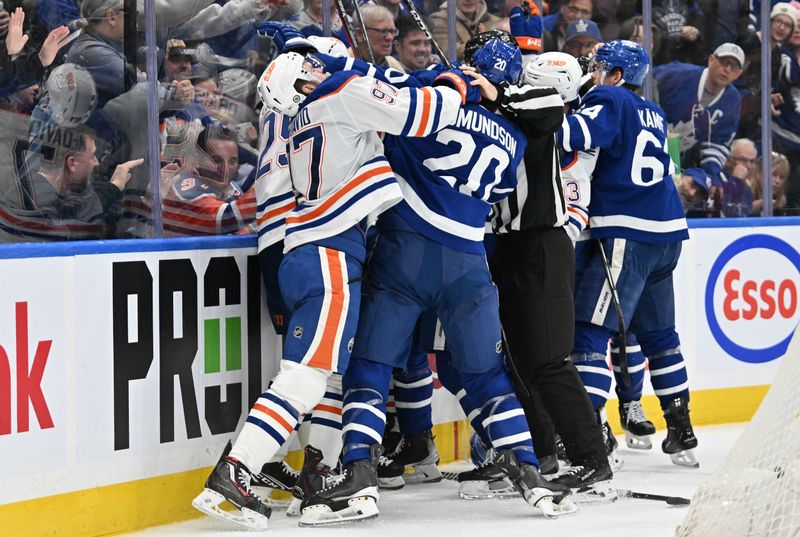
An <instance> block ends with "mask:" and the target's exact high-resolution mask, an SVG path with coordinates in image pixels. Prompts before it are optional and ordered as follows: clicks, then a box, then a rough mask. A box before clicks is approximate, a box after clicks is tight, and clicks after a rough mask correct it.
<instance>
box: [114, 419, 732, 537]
mask: <svg viewBox="0 0 800 537" xmlns="http://www.w3.org/2000/svg"><path fill="white" fill-rule="evenodd" d="M743 428H744V425H743V424H742V425H721V426H713V427H699V428H696V429H695V432H696V434H697V438H698V440H699V442H700V444H699V446H698V448H697V450H696V454H697V458H698V460H699V461H700V468H699V469H697V470H693V469H690V468H683V467H679V466H675V465H673V464H672V463H671V462H670V460H669V457H668V456H667V455H665V454H664V453H662V452H661V449H660V448H661V440H662V439H663V438H664V435H665V434H666V432H665V431H659V432H657V433H656V435H655V436H654V439H653V449H652V450H650V451H633V450H629V449H627V448H625V447H621V448H620V454H621V455H622V457H623V459H624V460H625V466H624V467H623V468H622V469H621V470H620V471H619V472H617V474H616V475H615V485H616V487H617V488H620V489H630V490H633V491H636V492H647V493H651V494H663V495H671V496H683V497H687V498H690V497H691V496H692V495H693V494H694V492H695V490H697V488H698V487H699V486H700V484H701V483H702V482H703V481H705V480H706V479H707V478H708V477H709V475H711V473H712V472H713V470H714V469H715V468H716V467H717V466H718V465H719V464H720V463H721V462H722V460H723V459H724V457H725V455H726V454H727V453H728V451H729V449H730V447H731V446H732V445H733V444H734V442H735V441H736V439H737V438H738V436H739V434H740V433H741V431H742V430H743ZM618 440H619V442H620V444H621V445H624V438H623V437H621V436H620V437H618ZM469 467H470V465H469V464H467V463H455V464H451V465H447V467H443V469H447V470H449V471H458V470H461V469H468V468H469ZM457 491H458V484H457V483H456V482H454V481H443V482H441V483H438V484H429V485H413V486H406V487H405V488H404V489H402V490H399V491H395V492H385V493H382V494H381V501H380V504H379V507H380V510H381V515H380V517H379V518H377V519H375V520H372V521H368V522H362V523H357V524H348V525H343V526H336V527H329V528H300V527H298V526H297V521H296V519H290V518H287V517H286V515H285V513H284V512H283V511H275V512H274V513H273V515H272V518H271V519H270V529H269V530H268V531H267V532H266V533H265V535H274V536H303V537H310V536H314V535H323V534H324V535H326V536H327V535H330V536H336V535H339V536H342V537H344V536H347V537H350V536H364V537H367V536H369V537H438V536H442V537H445V536H447V537H509V536H517V535H519V536H526V537H584V536H585V537H628V536H629V537H660V536H664V537H667V536H671V535H673V534H674V532H675V527H676V526H677V525H678V524H680V523H681V521H682V520H683V519H684V517H685V516H686V513H687V508H686V507H670V506H668V505H667V504H666V503H663V502H657V501H649V500H634V499H620V500H618V501H617V502H615V503H612V504H605V505H589V506H581V508H580V510H579V511H578V513H576V514H574V515H570V516H567V517H564V518H560V519H557V520H549V519H545V518H544V517H542V516H540V515H537V514H536V512H535V510H534V509H532V508H531V507H529V506H528V505H527V504H525V503H524V502H523V501H522V500H520V499H512V500H486V501H465V500H461V499H459V498H458V494H457ZM199 492H200V490H199V489H198V493H199ZM129 535H136V536H137V537H175V536H190V535H191V536H194V537H212V536H215V537H216V536H225V537H245V536H247V537H253V535H256V534H255V533H253V532H247V531H238V530H237V528H235V527H233V526H229V525H227V524H225V523H224V522H221V521H217V520H213V519H210V518H206V517H203V518H198V519H195V520H190V521H188V522H182V523H179V524H172V525H169V526H161V527H158V528H151V529H148V530H146V531H142V532H138V533H135V534H129Z"/></svg>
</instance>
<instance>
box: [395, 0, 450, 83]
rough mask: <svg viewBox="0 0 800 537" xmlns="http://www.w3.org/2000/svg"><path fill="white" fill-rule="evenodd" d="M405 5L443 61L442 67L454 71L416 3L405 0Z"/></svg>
mask: <svg viewBox="0 0 800 537" xmlns="http://www.w3.org/2000/svg"><path fill="white" fill-rule="evenodd" d="M403 5H404V6H406V9H407V10H408V12H409V13H410V14H411V17H413V19H414V22H416V23H417V26H419V29H420V30H422V33H424V34H425V37H426V38H427V39H429V40H430V42H431V47H433V51H434V52H435V53H436V55H437V56H439V58H440V59H441V60H442V65H444V66H445V67H446V68H447V69H448V70H449V69H452V68H453V64H452V63H450V60H448V59H447V56H445V54H444V51H443V50H442V47H440V46H439V43H437V42H436V40H435V39H434V38H433V34H432V33H431V31H430V29H429V28H428V25H427V24H425V21H424V20H422V16H421V15H420V14H419V11H417V8H416V7H414V2H412V1H411V0H403Z"/></svg>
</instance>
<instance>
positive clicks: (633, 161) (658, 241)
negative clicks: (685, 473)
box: [559, 41, 697, 466]
mask: <svg viewBox="0 0 800 537" xmlns="http://www.w3.org/2000/svg"><path fill="white" fill-rule="evenodd" d="M648 67H649V58H648V56H647V53H646V52H645V51H644V49H643V48H642V47H641V46H640V45H638V44H636V43H633V42H630V41H612V42H610V43H607V44H605V45H604V46H602V47H601V48H600V49H599V50H598V51H597V54H596V56H595V58H594V64H593V66H592V68H593V70H594V72H593V75H592V76H593V80H594V83H595V86H594V87H593V88H592V89H590V90H589V91H588V93H586V95H585V97H584V100H583V103H582V106H581V107H580V109H579V110H578V111H577V113H576V114H574V115H571V116H569V117H568V118H567V119H566V121H565V122H564V125H563V127H562V131H561V133H560V135H559V136H560V140H561V143H562V145H563V148H564V149H565V150H566V151H572V150H573V149H581V150H589V149H597V150H599V153H598V158H597V162H596V165H595V168H594V173H593V176H592V186H591V206H590V209H589V227H590V229H591V236H592V238H593V239H599V240H597V241H591V243H589V244H588V245H587V248H588V249H589V250H588V251H587V252H586V253H585V255H586V258H585V262H584V263H583V265H584V267H585V268H584V270H583V271H582V272H581V273H579V274H578V275H577V278H576V282H575V283H576V298H575V320H576V323H575V324H576V326H575V344H574V346H573V350H572V355H571V357H572V360H573V361H574V362H575V364H576V365H586V366H596V367H597V368H606V370H607V365H606V363H605V357H606V350H607V349H608V341H609V339H610V338H611V337H613V336H614V334H615V333H616V331H617V319H616V317H615V314H614V312H611V313H609V309H612V308H611V307H610V306H611V291H610V287H609V285H608V283H607V281H606V275H605V270H604V266H603V261H602V255H601V253H600V250H599V248H601V247H602V248H603V250H604V251H605V254H606V256H607V258H608V259H609V260H610V265H611V274H612V276H613V278H614V280H615V282H616V288H617V291H618V294H619V300H620V304H621V307H622V312H623V317H624V323H625V326H626V327H627V328H629V329H630V330H632V331H633V332H634V333H636V336H637V338H638V341H639V344H640V345H641V350H642V352H643V353H644V355H645V356H647V357H648V358H649V360H650V371H651V376H652V377H656V376H657V377H659V382H660V383H661V385H662V389H661V393H660V394H659V400H660V403H661V408H662V410H663V411H664V417H665V419H666V422H667V429H668V432H667V437H666V439H665V440H664V442H663V444H662V450H663V451H664V452H665V453H668V454H669V455H670V456H671V458H672V459H673V462H676V464H684V465H689V466H696V465H697V462H696V459H695V458H694V455H693V453H692V450H693V449H694V448H695V447H696V446H697V439H696V437H695V436H694V432H693V430H692V425H691V421H690V419H689V407H688V404H689V387H688V386H689V385H688V380H687V375H686V367H685V364H684V359H683V355H682V354H681V350H680V340H679V338H678V334H677V332H676V331H675V296H674V290H673V285H672V272H673V270H674V269H675V266H676V265H677V262H678V257H679V256H680V251H681V242H682V241H684V240H686V239H688V237H689V234H688V231H687V226H686V219H685V218H684V216H683V207H682V206H681V202H680V199H679V196H678V193H677V191H676V188H675V185H674V183H673V181H672V179H671V175H672V173H674V164H673V163H672V161H671V159H670V157H669V155H668V153H667V140H666V136H667V122H666V119H665V117H664V112H663V111H662V110H661V109H660V108H659V107H658V106H656V105H654V104H653V103H650V102H648V101H646V100H644V99H642V98H641V97H639V96H638V95H637V94H636V93H635V90H636V89H637V88H638V87H639V86H640V85H641V84H642V83H643V81H644V78H645V76H646V74H647V70H648Z"/></svg>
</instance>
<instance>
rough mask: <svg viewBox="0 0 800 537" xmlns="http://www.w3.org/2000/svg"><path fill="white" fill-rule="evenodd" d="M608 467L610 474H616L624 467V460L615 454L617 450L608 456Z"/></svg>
mask: <svg viewBox="0 0 800 537" xmlns="http://www.w3.org/2000/svg"><path fill="white" fill-rule="evenodd" d="M608 465H609V466H611V471H612V472H617V471H619V470H621V469H622V467H623V466H625V459H623V458H622V457H620V456H619V453H617V450H616V449H615V450H614V451H612V452H611V454H610V455H609V456H608Z"/></svg>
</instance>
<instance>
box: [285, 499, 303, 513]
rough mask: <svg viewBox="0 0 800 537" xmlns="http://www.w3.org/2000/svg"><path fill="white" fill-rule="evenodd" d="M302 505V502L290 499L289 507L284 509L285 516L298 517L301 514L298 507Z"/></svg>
mask: <svg viewBox="0 0 800 537" xmlns="http://www.w3.org/2000/svg"><path fill="white" fill-rule="evenodd" d="M302 504H303V500H300V499H298V498H292V501H291V502H290V503H289V507H287V508H286V516H290V517H296V516H300V515H301V514H302V512H301V511H300V506H301V505H302Z"/></svg>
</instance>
